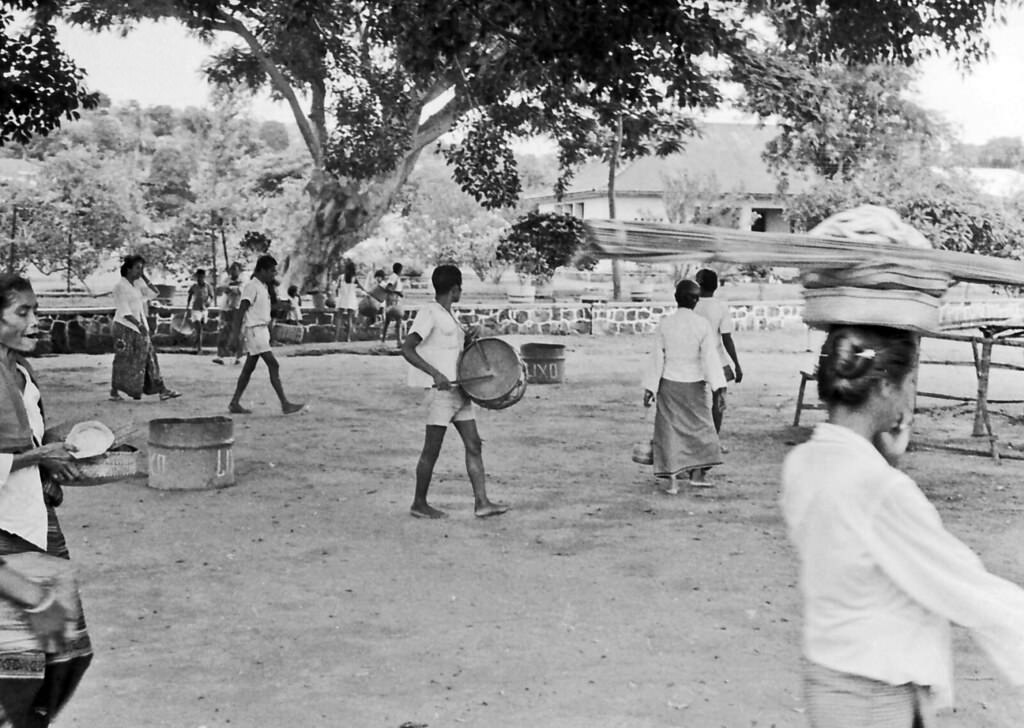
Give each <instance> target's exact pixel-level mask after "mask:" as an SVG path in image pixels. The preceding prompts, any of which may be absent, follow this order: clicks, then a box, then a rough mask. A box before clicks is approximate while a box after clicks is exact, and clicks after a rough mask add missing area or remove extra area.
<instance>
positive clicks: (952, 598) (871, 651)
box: [780, 325, 1024, 728]
mask: <svg viewBox="0 0 1024 728" xmlns="http://www.w3.org/2000/svg"><path fill="white" fill-rule="evenodd" d="M918 346H919V345H918V337H917V335H916V334H913V333H911V332H908V331H900V330H898V329H892V328H887V327H881V326H838V325H837V326H833V327H832V328H831V330H830V331H829V333H828V336H827V338H826V339H825V343H824V345H823V346H822V349H821V355H820V357H819V359H818V371H817V376H818V394H819V396H820V397H821V401H822V402H824V403H825V405H826V408H827V410H828V420H827V422H825V423H822V424H819V425H818V426H817V427H816V428H815V430H814V433H813V435H812V436H811V439H810V440H809V441H808V442H805V443H804V444H802V445H798V446H797V447H795V448H794V449H793V450H792V451H791V452H790V453H789V454H788V455H787V457H786V459H785V462H784V464H783V467H782V495H781V499H780V504H781V507H782V513H783V516H784V517H785V521H786V527H787V530H788V533H789V537H790V540H791V541H792V543H793V544H794V546H795V547H796V553H797V556H798V558H799V562H800V579H799V588H800V593H801V596H802V600H803V620H804V624H803V655H804V660H803V684H804V692H805V702H806V706H807V712H806V715H807V718H808V722H809V723H810V725H811V726H812V727H813V728H846V727H847V726H857V728H889V727H890V726H892V727H894V728H895V727H897V726H898V727H899V728H908V727H909V726H919V727H923V726H925V725H928V724H929V718H930V717H931V714H932V713H933V712H934V710H936V709H942V708H951V707H952V705H953V684H952V683H953V658H952V641H951V634H950V624H949V623H950V622H956V623H957V624H960V625H962V626H964V627H966V628H967V629H968V630H970V631H971V632H972V636H973V637H974V641H975V642H976V644H978V645H979V646H980V647H981V649H982V651H983V652H985V653H986V654H987V655H988V657H989V658H991V660H992V662H993V663H994V664H995V665H996V667H997V668H999V670H1000V671H1001V672H1002V673H1004V675H1005V676H1006V677H1007V678H1008V680H1009V682H1010V684H1011V685H1012V686H1013V689H1014V691H1015V697H1016V698H1017V699H1018V701H1021V702H1020V707H1021V715H1020V716H1019V717H1018V721H1017V724H1018V725H1019V724H1022V723H1024V590H1022V589H1021V588H1020V587H1019V586H1017V585H1015V584H1012V583H1011V582H1009V581H1006V580H1005V579H1001V578H999V577H997V576H994V575H992V574H990V573H989V572H988V571H986V570H985V567H984V566H983V565H982V563H981V560H980V559H979V558H978V557H977V556H976V555H975V554H974V553H973V552H972V551H971V550H970V549H969V548H968V547H967V546H965V545H964V544H963V543H962V542H961V541H959V540H958V539H957V538H956V537H955V536H953V535H952V534H951V533H949V532H948V531H947V530H946V529H945V528H944V527H943V525H942V520H941V518H940V517H939V514H938V512H937V511H936V510H935V507H934V506H933V505H932V504H931V503H930V502H929V501H928V498H927V497H925V495H924V493H922V492H921V490H920V488H918V486H917V484H916V483H914V481H913V480H912V479H911V478H910V477H909V476H907V475H906V474H905V473H903V472H902V471H900V470H899V469H898V467H897V466H898V464H899V459H900V456H901V455H903V453H904V452H905V451H906V449H907V445H908V443H909V441H910V433H911V426H912V422H913V416H914V399H915V396H916V391H917V380H916V368H917V359H918V351H919V348H918Z"/></svg>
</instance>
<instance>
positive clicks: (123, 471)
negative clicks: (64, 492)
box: [71, 446, 145, 485]
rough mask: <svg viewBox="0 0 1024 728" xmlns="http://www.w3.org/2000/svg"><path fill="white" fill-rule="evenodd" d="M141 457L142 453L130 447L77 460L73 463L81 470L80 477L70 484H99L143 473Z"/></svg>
mask: <svg viewBox="0 0 1024 728" xmlns="http://www.w3.org/2000/svg"><path fill="white" fill-rule="evenodd" d="M126 447H128V446H126ZM142 459H143V456H142V454H141V453H140V452H139V451H138V450H136V449H134V448H132V449H125V450H110V451H108V452H105V453H103V454H102V455H98V456H97V457H94V458H88V459H85V460H79V461H78V462H76V463H75V465H77V466H78V469H79V470H80V471H81V472H82V477H81V478H80V479H78V480H75V481H73V482H72V483H71V484H72V485H101V484H103V483H113V482H114V481H117V480H125V479H127V478H134V477H136V476H137V475H143V474H145V470H144V468H143V467H142Z"/></svg>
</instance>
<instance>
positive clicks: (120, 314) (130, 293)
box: [111, 278, 146, 333]
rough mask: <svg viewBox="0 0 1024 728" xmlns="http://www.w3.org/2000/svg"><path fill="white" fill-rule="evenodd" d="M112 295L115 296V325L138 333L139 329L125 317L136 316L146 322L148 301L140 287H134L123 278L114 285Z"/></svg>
mask: <svg viewBox="0 0 1024 728" xmlns="http://www.w3.org/2000/svg"><path fill="white" fill-rule="evenodd" d="M140 280H141V279H140ZM111 293H112V294H113V296H114V323H118V324H124V325H125V326H127V327H128V328H129V329H131V330H132V331H138V330H139V327H138V326H136V325H135V324H133V323H132V322H131V321H129V320H128V319H127V318H125V317H126V316H134V317H135V318H136V320H138V321H145V320H146V299H145V297H144V296H143V293H142V290H141V289H140V288H139V286H138V285H132V283H130V282H129V281H128V279H127V278H121V279H120V280H119V281H118V282H117V283H115V284H114V290H113V291H111ZM140 333H141V332H140Z"/></svg>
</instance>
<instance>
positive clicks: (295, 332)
mask: <svg viewBox="0 0 1024 728" xmlns="http://www.w3.org/2000/svg"><path fill="white" fill-rule="evenodd" d="M303 333H305V329H304V328H302V327H301V326H299V325H297V324H282V323H275V324H274V327H273V328H272V329H271V330H270V336H271V338H272V339H273V340H274V341H279V342H280V343H282V344H301V343H302V335H303Z"/></svg>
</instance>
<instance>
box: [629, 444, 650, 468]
mask: <svg viewBox="0 0 1024 728" xmlns="http://www.w3.org/2000/svg"><path fill="white" fill-rule="evenodd" d="M633 462H634V463H639V464H640V465H654V442H653V441H652V440H647V441H646V442H638V443H636V444H634V445H633Z"/></svg>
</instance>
